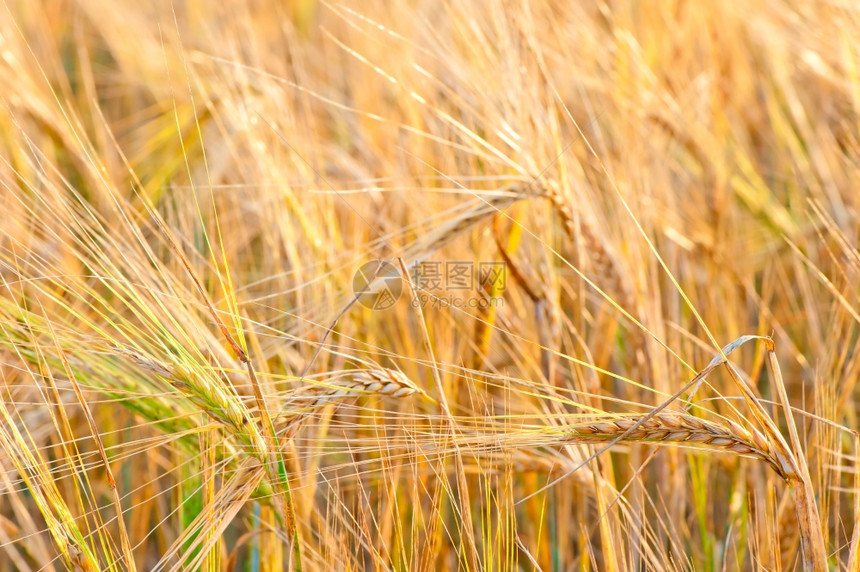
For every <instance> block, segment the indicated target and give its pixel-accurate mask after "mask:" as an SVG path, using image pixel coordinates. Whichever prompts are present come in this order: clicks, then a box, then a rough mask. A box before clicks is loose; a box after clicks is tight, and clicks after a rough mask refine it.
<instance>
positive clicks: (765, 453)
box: [565, 412, 787, 479]
mask: <svg viewBox="0 0 860 572" xmlns="http://www.w3.org/2000/svg"><path fill="white" fill-rule="evenodd" d="M640 421H641V424H639V425H638V426H636V425H637V423H639V422H640ZM565 435H566V440H568V441H573V442H577V443H602V442H607V441H612V440H614V439H618V438H620V439H621V440H622V441H647V442H648V443H651V444H655V445H660V444H666V445H676V444H685V445H686V444H689V445H698V446H701V447H705V448H707V449H711V450H718V451H729V452H732V453H736V454H738V455H742V456H745V457H752V458H756V459H759V460H761V461H764V462H766V463H768V464H769V465H770V466H771V467H773V468H774V470H775V471H776V472H777V473H778V474H779V475H780V476H781V477H782V478H784V479H785V478H787V476H786V474H785V473H784V471H783V470H782V468H781V464H780V463H779V462H778V459H777V456H776V453H775V452H774V450H773V448H772V447H771V445H770V442H769V441H768V440H767V438H765V436H764V435H763V434H762V433H761V432H760V431H758V430H756V429H752V430H751V431H750V430H747V429H744V428H743V427H741V426H740V425H738V424H737V423H735V422H734V421H728V422H727V424H726V425H722V424H719V423H714V422H713V421H706V420H704V419H700V418H698V417H693V416H692V415H686V414H683V413H675V412H661V413H658V414H656V415H653V416H651V417H647V416H646V415H641V416H635V417H614V418H606V419H600V420H597V421H593V422H590V423H586V424H582V425H573V426H571V427H568V428H566V429H565Z"/></svg>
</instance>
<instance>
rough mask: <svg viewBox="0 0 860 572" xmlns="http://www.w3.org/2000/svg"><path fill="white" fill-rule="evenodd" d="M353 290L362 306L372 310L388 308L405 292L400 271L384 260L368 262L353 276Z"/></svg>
mask: <svg viewBox="0 0 860 572" xmlns="http://www.w3.org/2000/svg"><path fill="white" fill-rule="evenodd" d="M352 292H353V293H354V294H355V295H356V297H357V298H358V302H359V304H361V305H362V306H365V307H366V308H370V309H371V310H387V309H388V308H390V307H392V306H393V305H394V304H395V302H397V300H399V299H400V294H402V292H403V282H402V280H401V278H400V271H399V270H398V269H397V267H396V266H394V265H393V264H391V263H390V262H386V261H384V260H371V261H370V262H366V263H364V264H362V265H361V267H360V268H359V269H358V270H356V271H355V274H354V275H353V276H352Z"/></svg>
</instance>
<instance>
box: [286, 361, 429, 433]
mask: <svg viewBox="0 0 860 572" xmlns="http://www.w3.org/2000/svg"><path fill="white" fill-rule="evenodd" d="M416 393H418V394H421V395H422V396H424V397H426V398H427V399H431V398H430V397H429V396H428V395H427V394H426V393H425V392H424V390H423V389H421V388H420V387H418V386H417V385H415V383H413V382H412V380H410V379H409V378H408V377H406V376H405V375H404V374H403V373H401V372H399V371H396V370H393V369H360V370H359V369H356V370H347V371H338V372H331V373H328V374H326V376H325V378H324V379H323V380H321V381H313V382H312V383H309V384H308V385H305V386H303V387H300V388H298V389H296V390H295V391H293V392H292V393H290V394H288V395H287V396H286V399H285V401H284V404H283V406H282V409H281V414H280V415H279V416H278V417H277V419H276V422H275V424H276V426H277V427H278V428H279V429H282V428H283V427H284V426H286V425H291V426H293V429H292V430H293V431H295V430H296V429H297V427H296V426H295V423H296V422H297V421H300V420H302V419H305V418H306V417H307V416H308V415H310V414H311V413H313V411H314V410H315V409H318V408H320V407H322V406H324V405H326V404H327V403H342V402H343V401H344V400H345V399H350V398H356V397H361V396H363V395H378V396H384V397H393V398H403V397H408V396H410V395H414V394H416Z"/></svg>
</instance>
